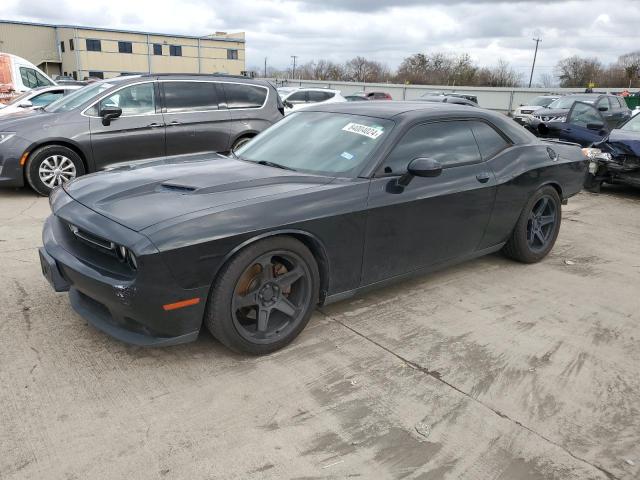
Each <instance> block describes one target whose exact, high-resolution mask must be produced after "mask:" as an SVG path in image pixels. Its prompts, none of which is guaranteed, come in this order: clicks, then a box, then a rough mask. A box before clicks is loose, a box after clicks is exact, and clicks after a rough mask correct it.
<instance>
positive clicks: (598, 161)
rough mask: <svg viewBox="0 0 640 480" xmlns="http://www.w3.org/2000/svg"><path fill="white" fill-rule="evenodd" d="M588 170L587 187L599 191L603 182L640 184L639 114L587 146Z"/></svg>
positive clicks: (585, 150)
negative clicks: (590, 145)
mask: <svg viewBox="0 0 640 480" xmlns="http://www.w3.org/2000/svg"><path fill="white" fill-rule="evenodd" d="M583 151H584V153H585V155H586V156H587V157H588V158H589V170H588V174H587V178H586V180H585V189H587V190H589V191H591V192H595V193H597V192H599V191H600V187H601V186H602V184H603V183H608V184H614V183H622V184H627V185H631V186H634V187H640V116H639V115H636V116H634V117H633V118H632V119H631V120H629V121H628V122H627V123H625V124H624V125H622V126H621V127H620V128H617V129H614V130H612V131H611V132H610V133H609V134H608V135H607V136H606V138H604V139H602V140H601V141H597V142H594V143H593V145H592V147H591V148H585V149H584V150H583Z"/></svg>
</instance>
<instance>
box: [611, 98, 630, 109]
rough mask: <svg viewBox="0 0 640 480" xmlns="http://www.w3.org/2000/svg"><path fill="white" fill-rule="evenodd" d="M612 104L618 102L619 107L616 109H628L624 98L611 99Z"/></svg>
mask: <svg viewBox="0 0 640 480" xmlns="http://www.w3.org/2000/svg"><path fill="white" fill-rule="evenodd" d="M610 98H611V101H612V102H614V101H615V102H617V103H618V105H617V106H616V107H615V108H627V102H625V101H624V98H622V97H610Z"/></svg>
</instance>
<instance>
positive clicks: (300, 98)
mask: <svg viewBox="0 0 640 480" xmlns="http://www.w3.org/2000/svg"><path fill="white" fill-rule="evenodd" d="M306 101H307V92H296V93H292V94H291V95H289V97H288V98H287V102H289V103H293V104H294V105H295V104H296V103H305V102H306Z"/></svg>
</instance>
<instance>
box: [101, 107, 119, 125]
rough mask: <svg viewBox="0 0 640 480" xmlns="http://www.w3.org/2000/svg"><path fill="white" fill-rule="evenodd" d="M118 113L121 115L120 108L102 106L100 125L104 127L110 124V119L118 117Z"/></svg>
mask: <svg viewBox="0 0 640 480" xmlns="http://www.w3.org/2000/svg"><path fill="white" fill-rule="evenodd" d="M120 115H122V109H121V108H118V107H104V108H103V109H102V110H100V116H101V117H102V125H104V126H105V127H108V126H109V125H111V120H113V119H115V118H118V117H119V116H120Z"/></svg>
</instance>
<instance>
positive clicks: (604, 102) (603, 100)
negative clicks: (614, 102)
mask: <svg viewBox="0 0 640 480" xmlns="http://www.w3.org/2000/svg"><path fill="white" fill-rule="evenodd" d="M596 107H598V108H600V107H602V108H606V109H607V110H609V99H608V98H607V97H602V98H601V99H600V100H598V103H596Z"/></svg>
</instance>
